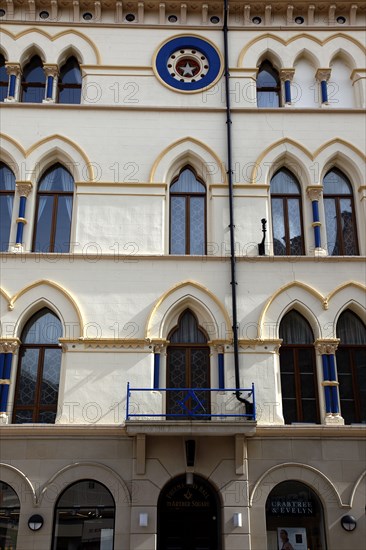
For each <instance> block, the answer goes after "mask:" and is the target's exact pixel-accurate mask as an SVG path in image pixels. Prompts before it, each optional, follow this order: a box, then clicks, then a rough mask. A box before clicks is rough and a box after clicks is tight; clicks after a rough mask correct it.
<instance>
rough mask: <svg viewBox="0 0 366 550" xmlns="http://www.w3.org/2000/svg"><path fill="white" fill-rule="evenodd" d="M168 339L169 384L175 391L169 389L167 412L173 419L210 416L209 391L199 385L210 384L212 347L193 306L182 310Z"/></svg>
mask: <svg viewBox="0 0 366 550" xmlns="http://www.w3.org/2000/svg"><path fill="white" fill-rule="evenodd" d="M168 340H169V342H170V344H169V346H168V357H167V388H171V389H174V391H168V392H167V405H166V408H167V414H168V415H170V416H169V417H170V418H174V419H179V418H181V419H186V418H192V419H194V418H195V416H196V415H198V414H199V415H201V416H200V417H201V418H202V415H206V418H209V415H210V394H209V392H207V391H206V392H205V391H203V390H201V389H200V388H206V389H207V388H209V387H210V348H209V347H208V345H207V341H208V338H207V334H206V333H205V331H204V330H203V329H202V327H200V326H199V324H198V321H197V318H196V316H195V315H194V313H193V312H192V311H191V310H190V309H186V310H185V311H184V312H183V313H182V314H181V316H180V317H179V320H178V324H177V326H176V327H175V328H174V329H173V330H172V331H171V332H170V334H169V336H168ZM190 389H192V390H193V393H192V392H190V391H189V390H190ZM187 390H188V391H187ZM204 417H205V416H203V418H204Z"/></svg>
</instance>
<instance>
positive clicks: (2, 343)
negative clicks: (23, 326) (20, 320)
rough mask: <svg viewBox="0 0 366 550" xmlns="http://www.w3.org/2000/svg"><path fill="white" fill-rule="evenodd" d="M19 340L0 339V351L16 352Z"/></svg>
mask: <svg viewBox="0 0 366 550" xmlns="http://www.w3.org/2000/svg"><path fill="white" fill-rule="evenodd" d="M18 347H19V342H17V341H14V340H0V353H16V352H17V350H18Z"/></svg>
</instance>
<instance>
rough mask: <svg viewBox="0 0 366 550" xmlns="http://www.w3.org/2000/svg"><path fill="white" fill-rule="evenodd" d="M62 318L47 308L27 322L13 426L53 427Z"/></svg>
mask: <svg viewBox="0 0 366 550" xmlns="http://www.w3.org/2000/svg"><path fill="white" fill-rule="evenodd" d="M61 336H62V325H61V321H60V319H59V318H58V317H57V316H56V315H55V314H54V313H53V312H52V311H51V310H50V309H48V308H43V309H41V310H40V311H38V312H37V313H35V314H34V315H33V316H32V317H31V318H30V319H29V321H28V322H27V323H26V325H25V327H24V329H23V332H22V335H21V346H20V349H19V363H18V371H17V382H16V388H15V396H14V410H13V422H14V424H27V423H34V422H36V423H42V424H53V423H54V422H55V418H56V413H57V401H58V390H59V381H60V369H61V354H62V350H61V347H60V345H59V338H60V337H61Z"/></svg>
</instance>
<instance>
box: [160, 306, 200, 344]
mask: <svg viewBox="0 0 366 550" xmlns="http://www.w3.org/2000/svg"><path fill="white" fill-rule="evenodd" d="M168 339H169V340H170V342H172V343H179V344H203V343H206V342H207V338H206V337H205V335H204V334H203V332H202V331H201V330H200V329H199V326H198V323H197V319H196V317H195V316H194V315H193V313H192V312H191V311H189V310H187V311H185V312H184V314H183V315H182V316H181V317H180V319H179V324H178V328H177V329H175V330H174V331H173V332H172V333H170V335H169V338H168Z"/></svg>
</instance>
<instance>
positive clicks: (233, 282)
mask: <svg viewBox="0 0 366 550" xmlns="http://www.w3.org/2000/svg"><path fill="white" fill-rule="evenodd" d="M228 11H229V6H228V0H224V26H223V31H224V63H225V97H226V136H227V178H228V184H229V211H230V224H229V228H230V264H231V283H230V284H231V303H232V311H233V327H232V328H233V344H234V368H235V388H237V391H236V392H235V396H236V398H237V400H238V401H240V402H241V403H245V404H246V405H247V406H248V405H249V406H250V405H251V403H249V402H248V401H247V400H246V399H243V398H242V397H241V392H240V391H239V388H240V373H239V342H238V320H237V307H236V285H237V282H236V273H235V272H236V269H235V268H236V261H235V225H234V201H233V170H232V147H231V124H232V122H231V109H230V88H229V78H230V73H229V44H228V31H229V29H228V25H227V22H228ZM247 412H249V411H247Z"/></svg>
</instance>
